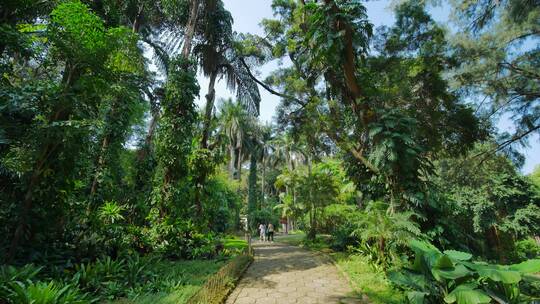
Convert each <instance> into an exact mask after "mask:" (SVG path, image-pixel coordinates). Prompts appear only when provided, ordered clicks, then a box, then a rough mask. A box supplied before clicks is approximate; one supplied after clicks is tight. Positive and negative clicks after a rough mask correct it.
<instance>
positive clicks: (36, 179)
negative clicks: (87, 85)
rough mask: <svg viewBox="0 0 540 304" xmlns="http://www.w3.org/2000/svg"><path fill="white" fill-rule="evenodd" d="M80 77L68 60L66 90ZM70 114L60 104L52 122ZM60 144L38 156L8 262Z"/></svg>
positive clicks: (65, 74)
mask: <svg viewBox="0 0 540 304" xmlns="http://www.w3.org/2000/svg"><path fill="white" fill-rule="evenodd" d="M78 77H79V71H78V69H77V67H76V66H75V65H72V64H70V63H69V62H67V63H66V69H65V71H64V75H63V77H62V84H63V87H64V92H68V91H69V90H70V88H71V87H72V85H73V83H75V81H76V80H77V78H78ZM69 115H70V110H69V109H66V108H64V107H62V106H60V107H59V109H58V110H56V111H54V114H53V115H52V116H51V117H50V121H51V122H58V121H65V120H67V119H68V118H69ZM60 144H61V142H60V141H57V142H53V143H47V144H46V145H45V146H44V147H43V150H42V151H43V152H42V153H41V155H40V156H39V157H38V159H37V161H36V164H35V167H34V170H33V171H32V175H31V177H30V180H29V183H28V188H27V189H26V192H25V195H24V199H23V202H22V204H21V215H20V218H19V221H18V223H17V227H16V228H15V232H14V234H13V238H12V239H11V244H10V247H9V250H8V253H7V256H6V261H7V262H8V263H9V262H11V261H12V260H13V258H14V257H15V252H16V250H17V248H18V247H19V244H20V242H21V238H22V236H23V230H24V227H25V226H28V225H29V223H30V219H29V217H30V212H31V210H32V205H33V201H34V191H35V188H36V187H37V186H38V185H39V184H40V183H41V180H42V178H43V172H44V171H45V168H46V167H47V162H48V161H49V159H50V158H51V157H52V156H53V155H54V154H56V153H57V152H58V151H57V150H58V147H59V146H60Z"/></svg>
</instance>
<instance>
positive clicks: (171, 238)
mask: <svg viewBox="0 0 540 304" xmlns="http://www.w3.org/2000/svg"><path fill="white" fill-rule="evenodd" d="M150 233H151V235H152V236H151V238H152V243H153V245H154V250H155V251H156V252H158V253H160V254H163V255H164V256H165V257H168V258H172V259H196V258H211V257H213V256H214V255H215V254H216V253H217V252H216V247H217V242H216V239H215V237H214V235H213V234H203V233H200V232H198V231H197V229H196V227H195V225H193V223H191V222H189V221H188V222H186V221H183V220H176V221H174V222H171V221H170V220H169V219H166V220H165V221H163V222H161V223H158V224H156V225H154V226H153V228H152V231H151V232H150Z"/></svg>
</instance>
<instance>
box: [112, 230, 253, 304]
mask: <svg viewBox="0 0 540 304" xmlns="http://www.w3.org/2000/svg"><path fill="white" fill-rule="evenodd" d="M223 247H224V249H225V251H226V252H227V253H228V254H240V253H242V252H244V250H245V248H247V243H246V241H244V240H242V239H241V238H238V237H232V236H231V237H227V238H225V239H224V240H223ZM235 259H237V258H233V260H232V261H234V260H235ZM230 262H231V260H227V259H223V258H222V259H214V260H193V261H167V260H163V261H159V262H157V263H156V264H154V265H152V272H154V273H155V274H156V276H155V280H153V281H152V282H151V283H148V284H151V285H152V286H145V289H146V290H148V289H153V290H154V292H152V293H145V294H143V295H140V296H136V297H134V298H127V299H120V300H116V301H114V302H112V304H182V303H188V300H190V299H191V298H192V297H193V296H194V295H195V294H197V293H198V292H199V291H200V290H201V288H204V287H206V284H207V282H208V280H210V279H211V278H213V277H215V276H216V274H219V272H220V271H222V270H223V268H224V267H223V266H224V265H226V264H227V265H229V264H230Z"/></svg>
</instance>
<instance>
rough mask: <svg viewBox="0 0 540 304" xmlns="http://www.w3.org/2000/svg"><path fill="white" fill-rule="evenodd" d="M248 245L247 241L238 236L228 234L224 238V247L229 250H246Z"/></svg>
mask: <svg viewBox="0 0 540 304" xmlns="http://www.w3.org/2000/svg"><path fill="white" fill-rule="evenodd" d="M247 246H248V244H247V242H246V241H245V240H244V239H243V238H240V237H238V236H228V237H226V238H224V239H223V247H224V248H225V249H228V250H240V251H242V250H244V249H246V248H247Z"/></svg>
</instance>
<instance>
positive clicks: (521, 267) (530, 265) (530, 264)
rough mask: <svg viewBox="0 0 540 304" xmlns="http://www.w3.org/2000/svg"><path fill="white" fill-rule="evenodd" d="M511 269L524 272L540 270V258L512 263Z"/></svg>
mask: <svg viewBox="0 0 540 304" xmlns="http://www.w3.org/2000/svg"><path fill="white" fill-rule="evenodd" d="M509 268H510V269H511V270H515V271H519V272H523V273H535V272H540V259H534V260H527V261H525V262H522V263H519V264H514V265H510V267H509Z"/></svg>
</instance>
